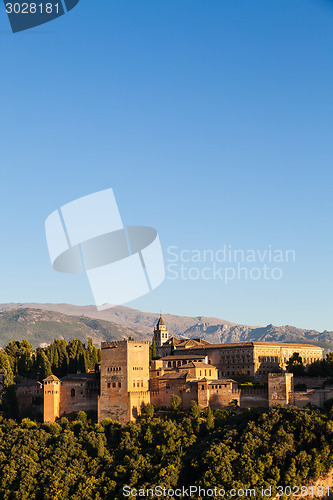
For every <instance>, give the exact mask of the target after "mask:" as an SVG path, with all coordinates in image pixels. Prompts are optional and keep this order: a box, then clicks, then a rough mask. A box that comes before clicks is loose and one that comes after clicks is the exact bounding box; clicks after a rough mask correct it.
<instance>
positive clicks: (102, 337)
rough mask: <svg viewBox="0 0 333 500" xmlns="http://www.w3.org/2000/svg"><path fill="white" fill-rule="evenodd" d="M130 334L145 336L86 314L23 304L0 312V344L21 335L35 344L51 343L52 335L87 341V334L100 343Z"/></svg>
mask: <svg viewBox="0 0 333 500" xmlns="http://www.w3.org/2000/svg"><path fill="white" fill-rule="evenodd" d="M129 336H131V337H133V338H135V339H138V340H141V339H143V338H145V336H144V335H143V334H142V333H138V332H135V331H133V330H132V329H131V328H127V327H125V326H122V325H116V324H114V323H111V322H109V321H104V320H100V319H94V318H89V317H88V316H81V317H77V316H68V315H66V314H62V313H58V312H55V311H47V310H44V311H43V310H40V309H30V308H23V307H22V308H19V309H7V310H2V312H0V347H4V346H6V345H7V344H8V343H9V342H10V341H11V340H22V339H26V340H28V342H30V343H31V344H32V345H33V346H34V347H38V346H40V345H43V344H45V343H46V344H48V343H51V342H52V341H53V340H54V339H65V340H67V341H69V340H71V339H73V338H78V339H80V340H82V342H85V343H86V342H87V339H88V337H91V338H92V340H93V343H94V344H95V345H96V346H98V347H99V346H100V343H101V342H102V341H110V340H122V339H123V338H128V337H129Z"/></svg>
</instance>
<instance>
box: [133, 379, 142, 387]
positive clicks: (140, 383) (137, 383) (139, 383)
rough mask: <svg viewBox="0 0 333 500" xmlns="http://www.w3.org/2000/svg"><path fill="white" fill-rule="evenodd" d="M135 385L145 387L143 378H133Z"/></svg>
mask: <svg viewBox="0 0 333 500" xmlns="http://www.w3.org/2000/svg"><path fill="white" fill-rule="evenodd" d="M133 387H143V380H133Z"/></svg>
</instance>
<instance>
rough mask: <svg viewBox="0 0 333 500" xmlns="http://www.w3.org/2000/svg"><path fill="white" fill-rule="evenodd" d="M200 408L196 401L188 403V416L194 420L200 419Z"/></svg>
mask: <svg viewBox="0 0 333 500" xmlns="http://www.w3.org/2000/svg"><path fill="white" fill-rule="evenodd" d="M200 413H201V411H200V407H199V405H198V404H197V402H196V401H194V400H192V401H191V402H190V415H191V417H192V418H194V419H198V418H199V417H200Z"/></svg>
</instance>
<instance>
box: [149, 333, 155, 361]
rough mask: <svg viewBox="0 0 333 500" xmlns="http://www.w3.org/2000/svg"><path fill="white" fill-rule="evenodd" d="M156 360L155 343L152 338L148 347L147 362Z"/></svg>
mask: <svg viewBox="0 0 333 500" xmlns="http://www.w3.org/2000/svg"><path fill="white" fill-rule="evenodd" d="M155 358H156V342H155V337H153V340H152V343H151V346H150V347H149V361H151V360H152V359H155Z"/></svg>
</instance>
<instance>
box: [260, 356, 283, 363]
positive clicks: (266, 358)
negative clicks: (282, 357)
mask: <svg viewBox="0 0 333 500" xmlns="http://www.w3.org/2000/svg"><path fill="white" fill-rule="evenodd" d="M258 360H259V363H263V362H264V361H266V362H267V361H268V362H269V363H278V362H279V357H278V356H259V357H258Z"/></svg>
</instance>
